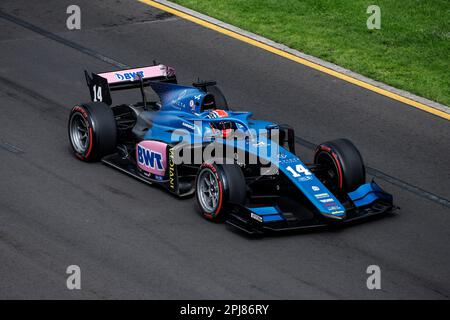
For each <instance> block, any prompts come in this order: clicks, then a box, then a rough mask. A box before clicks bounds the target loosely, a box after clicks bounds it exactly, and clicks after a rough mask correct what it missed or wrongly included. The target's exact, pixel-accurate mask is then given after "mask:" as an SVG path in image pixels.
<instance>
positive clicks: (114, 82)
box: [84, 64, 177, 105]
mask: <svg viewBox="0 0 450 320" xmlns="http://www.w3.org/2000/svg"><path fill="white" fill-rule="evenodd" d="M84 74H85V76H86V83H87V86H88V88H89V93H90V94H91V100H92V101H94V102H97V101H103V102H105V103H106V104H107V105H111V104H112V99H111V91H115V90H125V89H133V88H140V89H141V93H142V98H143V100H144V105H145V93H144V87H147V86H149V85H150V82H151V81H162V82H171V83H177V79H176V75H175V69H174V68H172V67H169V66H166V65H163V64H159V65H154V66H150V67H142V68H134V69H126V70H117V71H110V72H102V73H92V74H91V75H89V73H88V72H87V71H84Z"/></svg>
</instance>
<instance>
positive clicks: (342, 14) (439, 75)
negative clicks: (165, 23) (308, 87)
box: [172, 0, 450, 106]
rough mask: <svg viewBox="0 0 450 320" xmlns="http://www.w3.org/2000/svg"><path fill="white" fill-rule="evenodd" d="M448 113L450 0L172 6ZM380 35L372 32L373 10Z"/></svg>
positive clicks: (256, 0) (212, 0) (272, 0)
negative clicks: (377, 13)
mask: <svg viewBox="0 0 450 320" xmlns="http://www.w3.org/2000/svg"><path fill="white" fill-rule="evenodd" d="M172 1H173V2H175V3H178V4H180V5H183V6H185V7H187V8H191V9H193V10H195V11H198V12H201V13H204V14H206V15H209V16H211V17H214V18H216V19H219V20H222V21H224V22H227V23H230V24H232V25H235V26H237V27H240V28H242V29H244V30H248V31H251V32H253V33H256V34H259V35H262V36H264V37H266V38H269V39H271V40H273V41H276V42H279V43H283V44H285V45H287V46H289V47H291V48H293V49H297V50H299V51H302V52H304V53H307V54H310V55H313V56H316V57H319V58H321V59H323V60H326V61H329V62H333V63H335V64H337V65H340V66H342V67H344V68H347V69H350V70H352V71H354V72H357V73H360V74H362V75H365V76H367V77H369V78H372V79H374V80H378V81H381V82H384V83H386V84H389V85H391V86H394V87H396V88H399V89H403V90H407V91H410V92H412V93H415V94H417V95H419V96H423V97H425V98H428V99H431V100H434V101H437V102H440V103H442V104H445V105H447V106H450V59H449V57H450V1H448V0H410V1H398V0H377V1H367V0H352V1H348V0H282V1H280V0H172ZM372 4H376V5H378V6H379V7H380V9H381V29H379V30H376V29H375V30H368V29H367V26H366V21H367V19H368V18H369V16H370V14H368V13H366V10H367V7H368V6H369V5H372Z"/></svg>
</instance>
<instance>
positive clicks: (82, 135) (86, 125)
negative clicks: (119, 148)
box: [68, 102, 117, 161]
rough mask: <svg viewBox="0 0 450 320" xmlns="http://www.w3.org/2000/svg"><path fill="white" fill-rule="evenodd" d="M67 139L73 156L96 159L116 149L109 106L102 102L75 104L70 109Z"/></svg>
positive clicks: (112, 116) (112, 117)
mask: <svg viewBox="0 0 450 320" xmlns="http://www.w3.org/2000/svg"><path fill="white" fill-rule="evenodd" d="M68 131H69V140H70V144H71V146H72V149H73V151H74V153H75V156H76V157H77V158H79V159H80V160H83V161H97V160H99V159H101V158H102V157H104V156H106V155H108V154H111V153H113V152H114V151H115V149H116V140H117V129H116V122H115V120H114V114H113V112H112V110H111V108H110V107H109V106H108V105H107V104H105V103H103V102H92V103H84V104H80V105H77V106H75V107H73V108H72V110H71V111H70V117H69V127H68Z"/></svg>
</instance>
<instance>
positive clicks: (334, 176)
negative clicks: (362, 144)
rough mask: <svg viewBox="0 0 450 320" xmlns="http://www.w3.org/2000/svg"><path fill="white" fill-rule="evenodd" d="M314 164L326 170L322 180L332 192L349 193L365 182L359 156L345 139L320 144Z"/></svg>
mask: <svg viewBox="0 0 450 320" xmlns="http://www.w3.org/2000/svg"><path fill="white" fill-rule="evenodd" d="M314 163H315V164H318V165H320V167H322V168H326V172H325V174H324V175H323V179H324V180H325V184H326V185H327V187H329V188H331V189H333V190H334V191H337V192H351V191H354V190H355V189H357V188H358V187H359V186H360V185H362V184H364V183H365V181H366V171H365V167H364V162H363V159H362V157H361V154H360V152H359V151H358V149H357V148H356V147H355V146H354V144H353V143H352V142H350V141H349V140H347V139H338V140H333V141H329V142H325V143H322V144H320V145H319V146H318V147H317V149H316V151H315V154H314Z"/></svg>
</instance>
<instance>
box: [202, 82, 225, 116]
mask: <svg viewBox="0 0 450 320" xmlns="http://www.w3.org/2000/svg"><path fill="white" fill-rule="evenodd" d="M206 91H207V92H208V93H210V94H212V95H213V96H214V101H215V103H216V108H217V109H222V110H229V108H228V103H227V99H225V96H224V94H223V93H222V91H221V90H220V89H219V87H217V86H208V87H207V88H206Z"/></svg>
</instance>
